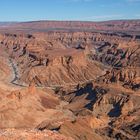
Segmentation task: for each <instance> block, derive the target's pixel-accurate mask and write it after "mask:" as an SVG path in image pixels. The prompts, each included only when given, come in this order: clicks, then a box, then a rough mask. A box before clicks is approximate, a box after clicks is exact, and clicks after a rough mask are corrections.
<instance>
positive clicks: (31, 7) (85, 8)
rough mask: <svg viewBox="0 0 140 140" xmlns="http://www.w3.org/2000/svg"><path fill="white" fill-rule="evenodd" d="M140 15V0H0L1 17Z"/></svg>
mask: <svg viewBox="0 0 140 140" xmlns="http://www.w3.org/2000/svg"><path fill="white" fill-rule="evenodd" d="M115 19H116V20H118V19H140V0H0V21H35V20H76V21H77V20H78V21H79V20H80V21H81V20H82V21H104V20H115Z"/></svg>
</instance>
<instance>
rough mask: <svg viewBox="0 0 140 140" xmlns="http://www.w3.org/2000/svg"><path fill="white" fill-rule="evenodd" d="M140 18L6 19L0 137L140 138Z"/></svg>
mask: <svg viewBox="0 0 140 140" xmlns="http://www.w3.org/2000/svg"><path fill="white" fill-rule="evenodd" d="M139 54H140V20H119V21H106V22H80V21H75V22H74V21H34V22H16V23H1V24H0V139H2V140H7V139H8V140H9V139H10V140H16V139H27V140H45V139H47V140H49V139H50V140H57V139H58V140H61V139H62V140H139V139H140V117H139V116H140V55H139Z"/></svg>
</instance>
